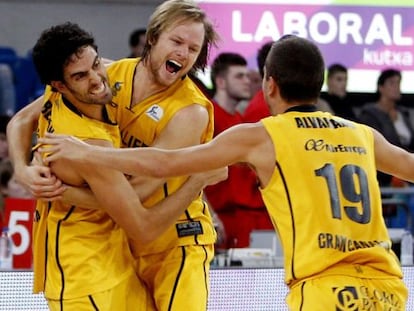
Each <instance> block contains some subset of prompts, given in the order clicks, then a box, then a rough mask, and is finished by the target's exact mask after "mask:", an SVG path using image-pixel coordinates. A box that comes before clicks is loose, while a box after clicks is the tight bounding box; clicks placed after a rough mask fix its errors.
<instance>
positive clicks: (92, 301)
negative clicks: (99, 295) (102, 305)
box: [88, 295, 99, 311]
mask: <svg viewBox="0 0 414 311" xmlns="http://www.w3.org/2000/svg"><path fill="white" fill-rule="evenodd" d="M88 298H89V301H90V302H91V305H92V307H93V309H94V310H96V311H99V308H98V306H97V305H96V303H95V300H93V297H92V295H88Z"/></svg>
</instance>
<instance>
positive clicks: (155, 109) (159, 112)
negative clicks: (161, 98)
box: [145, 105, 164, 121]
mask: <svg viewBox="0 0 414 311" xmlns="http://www.w3.org/2000/svg"><path fill="white" fill-rule="evenodd" d="M145 114H146V115H147V116H149V117H150V118H151V119H153V120H154V121H159V120H161V118H162V116H163V115H164V110H163V109H162V108H161V107H160V106H158V105H152V106H151V107H150V108H149V109H148V110H147V111H146V112H145Z"/></svg>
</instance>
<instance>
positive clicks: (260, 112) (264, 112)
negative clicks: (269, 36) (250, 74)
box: [243, 41, 273, 122]
mask: <svg viewBox="0 0 414 311" xmlns="http://www.w3.org/2000/svg"><path fill="white" fill-rule="evenodd" d="M272 44H273V41H270V42H267V43H265V44H264V45H262V46H261V47H260V49H259V50H258V52H257V57H256V60H257V67H258V68H259V73H260V77H261V78H262V79H263V76H264V73H263V68H264V64H265V61H266V56H267V54H268V53H269V51H270V48H271V47H272ZM252 95H253V98H252V99H251V100H250V102H249V103H248V105H247V107H246V109H245V110H244V112H243V120H244V122H257V121H259V120H260V119H262V118H265V117H268V116H270V110H269V107H268V106H267V105H266V102H265V100H264V96H263V91H262V90H261V89H260V90H258V91H257V93H256V94H252Z"/></svg>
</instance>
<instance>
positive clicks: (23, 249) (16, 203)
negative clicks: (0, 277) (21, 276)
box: [5, 198, 36, 269]
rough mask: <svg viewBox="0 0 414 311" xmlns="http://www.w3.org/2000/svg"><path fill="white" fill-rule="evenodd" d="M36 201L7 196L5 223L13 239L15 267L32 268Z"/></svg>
mask: <svg viewBox="0 0 414 311" xmlns="http://www.w3.org/2000/svg"><path fill="white" fill-rule="evenodd" d="M35 205H36V201H35V200H31V199H18V198H7V199H6V200H5V207H6V208H5V224H7V226H8V227H9V232H10V236H11V237H12V239H13V244H14V248H13V268H15V269H31V268H32V227H33V212H34V209H35Z"/></svg>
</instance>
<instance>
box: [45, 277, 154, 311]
mask: <svg viewBox="0 0 414 311" xmlns="http://www.w3.org/2000/svg"><path fill="white" fill-rule="evenodd" d="M48 305H49V310H51V311H61V310H65V311H96V310H99V311H113V310H116V311H118V310H119V311H130V310H136V311H146V310H151V308H152V306H151V300H149V295H148V291H147V290H146V288H145V286H144V285H143V283H142V282H141V281H139V279H138V277H137V276H136V275H135V274H132V275H131V276H130V277H128V278H126V279H125V280H124V281H122V282H121V283H119V284H118V285H116V286H115V287H113V288H111V289H109V290H106V291H103V292H99V293H95V294H91V295H88V296H84V297H80V298H76V299H64V300H52V299H49V300H48Z"/></svg>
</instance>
